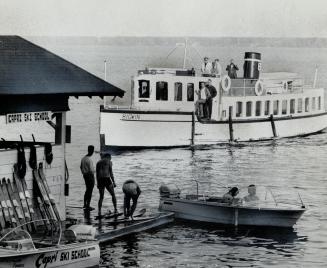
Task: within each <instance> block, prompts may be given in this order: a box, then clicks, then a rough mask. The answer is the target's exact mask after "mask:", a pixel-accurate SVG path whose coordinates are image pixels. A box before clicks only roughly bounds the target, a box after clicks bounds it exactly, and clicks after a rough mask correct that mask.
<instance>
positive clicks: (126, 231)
mask: <svg viewBox="0 0 327 268" xmlns="http://www.w3.org/2000/svg"><path fill="white" fill-rule="evenodd" d="M173 221H174V213H163V214H160V215H159V216H158V217H155V218H153V219H149V220H145V221H142V222H138V223H135V224H131V225H129V226H126V227H123V228H119V229H116V230H112V231H109V232H105V233H100V234H99V235H98V236H97V239H98V241H99V242H100V243H105V242H108V241H111V240H114V239H117V238H120V237H123V236H126V235H130V234H134V233H139V232H144V231H147V230H150V229H152V228H157V227H159V226H162V225H165V224H167V223H170V222H173Z"/></svg>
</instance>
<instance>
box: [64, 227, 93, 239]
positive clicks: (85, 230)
mask: <svg viewBox="0 0 327 268" xmlns="http://www.w3.org/2000/svg"><path fill="white" fill-rule="evenodd" d="M96 234H97V230H96V228H95V227H93V226H91V225H83V224H78V225H72V226H70V227H69V228H68V229H67V230H65V232H64V235H65V238H66V239H67V240H68V241H69V242H76V241H89V240H91V241H92V240H95V236H96Z"/></svg>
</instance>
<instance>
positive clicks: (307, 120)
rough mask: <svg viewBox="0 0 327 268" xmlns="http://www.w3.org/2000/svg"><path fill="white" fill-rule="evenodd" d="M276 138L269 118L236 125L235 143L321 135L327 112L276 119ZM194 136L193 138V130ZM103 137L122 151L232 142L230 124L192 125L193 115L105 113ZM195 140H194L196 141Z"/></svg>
mask: <svg viewBox="0 0 327 268" xmlns="http://www.w3.org/2000/svg"><path fill="white" fill-rule="evenodd" d="M274 124H275V129H276V131H275V134H276V135H275V136H274V133H273V129H272V124H271V121H270V120H269V118H268V117H266V118H259V119H249V120H245V119H243V120H234V121H233V122H232V128H233V139H234V141H239V142H247V141H260V140H269V139H278V138H287V137H296V136H302V135H309V134H313V133H317V132H320V131H322V130H324V129H325V128H326V127H327V113H320V114H314V115H307V116H293V117H276V118H274ZM192 129H193V130H194V136H193V134H192V133H193V130H192ZM100 133H101V134H104V136H105V145H106V146H109V147H119V148H129V147H135V148H147V147H150V148H151V147H152V148H153V147H157V148H160V147H186V146H190V145H210V144H219V143H227V142H229V141H230V137H231V136H230V125H229V122H228V121H203V122H199V121H198V120H197V119H196V118H195V120H194V123H193V122H192V113H190V112H164V111H160V112H152V111H135V110H110V109H106V110H102V112H101V130H100ZM192 138H193V141H192Z"/></svg>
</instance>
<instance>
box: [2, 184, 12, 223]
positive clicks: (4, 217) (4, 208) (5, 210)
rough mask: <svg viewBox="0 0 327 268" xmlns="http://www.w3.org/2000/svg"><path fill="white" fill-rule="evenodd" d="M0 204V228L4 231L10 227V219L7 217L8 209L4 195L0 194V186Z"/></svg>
mask: <svg viewBox="0 0 327 268" xmlns="http://www.w3.org/2000/svg"><path fill="white" fill-rule="evenodd" d="M0 203H1V210H2V220H1V226H2V228H3V229H4V228H8V227H10V226H11V218H10V215H9V209H8V207H7V203H6V200H5V197H4V194H3V192H2V188H1V186H0Z"/></svg>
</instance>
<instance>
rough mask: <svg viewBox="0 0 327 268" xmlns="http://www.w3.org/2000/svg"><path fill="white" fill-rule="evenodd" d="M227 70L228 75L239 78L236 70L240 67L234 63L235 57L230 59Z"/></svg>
mask: <svg viewBox="0 0 327 268" xmlns="http://www.w3.org/2000/svg"><path fill="white" fill-rule="evenodd" d="M226 71H227V73H228V76H229V77H230V78H231V79H235V78H237V72H236V71H238V67H237V65H236V64H234V60H233V59H231V60H230V64H228V65H227V67H226Z"/></svg>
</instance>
